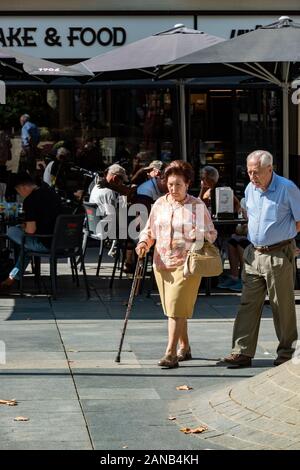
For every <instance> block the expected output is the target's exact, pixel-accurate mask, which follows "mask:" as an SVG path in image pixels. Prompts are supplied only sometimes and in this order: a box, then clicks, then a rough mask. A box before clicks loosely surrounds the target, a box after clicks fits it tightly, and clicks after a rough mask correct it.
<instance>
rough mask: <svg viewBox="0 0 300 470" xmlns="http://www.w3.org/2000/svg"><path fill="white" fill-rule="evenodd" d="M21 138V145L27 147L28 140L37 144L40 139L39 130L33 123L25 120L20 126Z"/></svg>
mask: <svg viewBox="0 0 300 470" xmlns="http://www.w3.org/2000/svg"><path fill="white" fill-rule="evenodd" d="M21 139H22V146H23V147H28V146H29V145H30V141H32V142H33V143H34V144H35V145H37V144H38V143H39V141H40V131H39V129H38V127H37V126H36V125H35V124H33V122H30V121H27V122H25V124H24V125H23V126H22V131H21Z"/></svg>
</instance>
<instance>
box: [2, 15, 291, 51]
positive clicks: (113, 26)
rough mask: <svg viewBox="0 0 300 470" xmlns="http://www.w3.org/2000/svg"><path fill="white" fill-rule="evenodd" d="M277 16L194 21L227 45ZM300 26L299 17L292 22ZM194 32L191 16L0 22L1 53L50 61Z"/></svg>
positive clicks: (12, 19) (203, 17) (9, 19)
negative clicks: (163, 34) (178, 29)
mask: <svg viewBox="0 0 300 470" xmlns="http://www.w3.org/2000/svg"><path fill="white" fill-rule="evenodd" d="M277 19H278V18H277V17H276V16H271V15H268V16H257V15H256V16H254V15H250V16H238V15H232V16H230V15H225V16H209V15H201V16H200V15H199V16H198V17H197V24H198V29H199V30H202V31H205V32H206V33H208V34H214V35H216V36H220V37H223V38H225V39H230V38H232V37H235V36H238V35H239V34H243V33H245V32H248V31H250V30H252V29H255V28H257V27H259V26H262V25H266V24H270V23H272V22H274V21H276V20H277ZM293 20H294V21H296V22H300V16H296V17H295V16H293ZM178 23H181V24H184V25H185V26H187V27H188V28H193V27H194V17H193V15H185V16H172V15H169V16H103V17H100V16H99V17H97V16H96V17H88V16H82V17H80V16H70V17H69V18H67V17H59V16H57V17H56V16H49V17H47V16H42V17H38V16H32V17H28V16H26V17H20V16H19V17H14V16H6V17H0V47H15V48H21V49H22V52H25V53H28V54H31V55H35V56H37V57H44V58H49V59H51V58H52V59H53V58H56V59H59V58H62V59H84V58H89V57H92V56H95V55H98V54H102V53H104V52H107V51H109V50H111V49H113V48H114V47H119V46H123V45H124V44H129V43H130V42H133V41H137V40H138V39H142V38H144V37H146V36H149V35H151V34H155V33H157V32H160V31H165V30H167V29H170V28H172V27H173V26H174V25H175V24H178Z"/></svg>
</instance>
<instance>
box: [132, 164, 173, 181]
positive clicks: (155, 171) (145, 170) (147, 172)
mask: <svg viewBox="0 0 300 470" xmlns="http://www.w3.org/2000/svg"><path fill="white" fill-rule="evenodd" d="M164 167H165V164H164V163H163V162H162V161H160V160H153V161H152V162H151V163H149V165H146V166H142V167H140V168H139V169H138V170H137V171H136V172H135V173H133V175H132V177H131V184H135V185H137V186H140V185H141V184H142V183H145V181H147V180H148V179H149V178H155V177H156V176H160V174H161V172H162V171H163V170H164Z"/></svg>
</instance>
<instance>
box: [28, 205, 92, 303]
mask: <svg viewBox="0 0 300 470" xmlns="http://www.w3.org/2000/svg"><path fill="white" fill-rule="evenodd" d="M83 223H84V214H80V215H73V214H62V215H59V216H58V217H57V219H56V223H55V227H54V232H53V234H52V235H39V234H33V235H29V234H24V237H23V240H22V245H21V250H20V256H21V277H20V293H21V295H22V294H23V276H24V271H25V269H24V254H25V241H26V237H30V236H34V237H38V238H39V239H40V240H41V241H42V240H43V238H49V237H51V238H52V241H51V246H50V248H49V252H48V253H47V252H46V253H40V252H37V251H29V250H26V256H27V255H28V256H30V257H33V258H34V260H35V275H36V276H37V280H38V284H39V283H40V260H41V258H48V259H49V264H50V277H51V287H52V296H53V299H56V298H57V260H58V259H67V258H70V263H71V269H72V277H74V272H75V276H76V281H77V285H79V277H78V270H77V264H76V259H77V258H79V259H80V262H81V265H82V272H83V279H84V284H85V289H86V295H87V298H89V297H90V291H89V286H88V281H87V276H86V270H85V265H84V257H83V251H82V239H83Z"/></svg>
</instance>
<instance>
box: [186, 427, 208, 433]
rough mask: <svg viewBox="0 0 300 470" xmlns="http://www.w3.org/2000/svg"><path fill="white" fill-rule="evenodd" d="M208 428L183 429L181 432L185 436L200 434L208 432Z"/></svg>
mask: <svg viewBox="0 0 300 470" xmlns="http://www.w3.org/2000/svg"><path fill="white" fill-rule="evenodd" d="M207 429H208V427H207V426H199V427H198V428H194V429H191V428H181V429H180V431H181V432H184V434H200V433H201V432H204V431H207Z"/></svg>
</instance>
